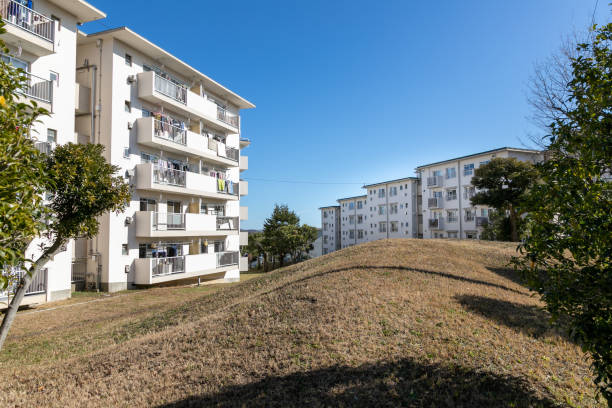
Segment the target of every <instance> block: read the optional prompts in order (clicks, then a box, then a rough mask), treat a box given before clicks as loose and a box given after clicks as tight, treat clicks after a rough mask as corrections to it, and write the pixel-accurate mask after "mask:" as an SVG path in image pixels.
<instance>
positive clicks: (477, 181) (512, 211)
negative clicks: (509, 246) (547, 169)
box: [472, 158, 538, 241]
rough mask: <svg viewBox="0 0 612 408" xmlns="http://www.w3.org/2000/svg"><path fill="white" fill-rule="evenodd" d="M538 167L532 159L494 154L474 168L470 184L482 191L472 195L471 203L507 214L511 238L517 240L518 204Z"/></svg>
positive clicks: (530, 184)
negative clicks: (487, 161) (502, 156)
mask: <svg viewBox="0 0 612 408" xmlns="http://www.w3.org/2000/svg"><path fill="white" fill-rule="evenodd" d="M537 175H538V173H537V170H536V169H535V167H534V166H533V165H532V164H531V163H527V162H522V161H519V160H517V159H515V158H494V159H492V160H491V161H490V162H489V163H487V164H484V165H482V166H480V167H479V168H478V169H476V171H475V172H474V176H473V177H472V185H474V186H475V187H476V188H478V189H480V190H481V191H479V192H477V193H476V194H475V195H474V196H473V197H472V205H487V206H490V207H493V208H495V209H496V210H497V211H498V212H500V213H503V214H506V213H507V214H508V219H509V223H510V239H511V240H512V241H518V240H519V234H518V218H519V217H520V215H521V212H520V210H519V204H520V203H521V200H522V199H523V198H524V196H525V193H526V192H527V191H528V190H529V189H530V188H531V187H532V186H533V184H534V182H535V181H536V180H537Z"/></svg>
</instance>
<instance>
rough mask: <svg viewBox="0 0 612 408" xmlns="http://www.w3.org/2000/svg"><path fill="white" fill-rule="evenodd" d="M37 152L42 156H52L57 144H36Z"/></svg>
mask: <svg viewBox="0 0 612 408" xmlns="http://www.w3.org/2000/svg"><path fill="white" fill-rule="evenodd" d="M34 147H35V148H36V150H38V151H39V152H41V153H42V154H50V153H51V152H52V151H53V149H54V148H55V143H52V142H34Z"/></svg>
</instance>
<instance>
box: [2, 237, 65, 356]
mask: <svg viewBox="0 0 612 408" xmlns="http://www.w3.org/2000/svg"><path fill="white" fill-rule="evenodd" d="M62 241H64V240H63V239H61V238H57V239H56V241H55V242H54V243H53V245H51V246H50V247H49V248H47V249H46V250H45V252H43V254H42V255H41V256H40V258H38V259H37V260H36V261H35V262H34V263H33V264H32V266H30V269H29V270H28V271H27V273H26V274H24V276H23V277H22V278H21V281H20V282H19V285H18V286H17V291H16V292H15V296H13V300H12V301H11V303H10V304H9V306H8V309H7V311H6V314H5V315H4V319H3V320H2V325H0V350H2V347H3V346H4V341H5V340H6V336H7V335H8V332H9V329H10V328H11V325H12V324H13V320H15V316H16V315H17V310H18V309H19V306H20V305H21V302H22V301H23V297H24V296H25V293H26V290H27V289H28V286H30V283H32V281H33V280H34V278H36V276H37V275H38V273H39V272H40V270H41V269H42V268H43V267H44V266H45V265H46V264H47V262H49V259H51V257H53V256H54V255H55V254H56V253H58V252H59V248H60V247H61V246H62V244H63V242H62Z"/></svg>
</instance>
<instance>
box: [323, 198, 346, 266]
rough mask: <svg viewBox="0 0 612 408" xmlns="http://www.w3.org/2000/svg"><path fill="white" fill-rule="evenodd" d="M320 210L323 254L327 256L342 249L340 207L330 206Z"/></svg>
mask: <svg viewBox="0 0 612 408" xmlns="http://www.w3.org/2000/svg"><path fill="white" fill-rule="evenodd" d="M319 210H321V254H322V255H325V254H329V253H330V252H334V251H337V250H338V249H340V248H341V247H342V246H341V245H342V242H341V231H340V228H341V226H340V206H339V205H330V206H327V207H321V208H319Z"/></svg>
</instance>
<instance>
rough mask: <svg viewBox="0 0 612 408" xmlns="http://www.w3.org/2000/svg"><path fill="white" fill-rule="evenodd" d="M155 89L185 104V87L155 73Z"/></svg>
mask: <svg viewBox="0 0 612 408" xmlns="http://www.w3.org/2000/svg"><path fill="white" fill-rule="evenodd" d="M154 76H155V90H156V91H157V92H159V93H161V94H163V95H166V96H167V97H169V98H172V99H174V100H175V101H178V102H180V103H182V104H185V105H186V104H187V88H185V87H184V86H181V85H179V84H176V83H174V82H172V81H171V80H169V79H167V78H164V77H162V76H159V75H158V74H157V73H155V75H154Z"/></svg>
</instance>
